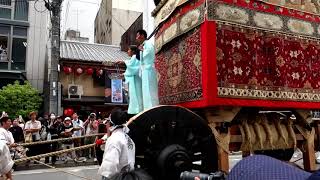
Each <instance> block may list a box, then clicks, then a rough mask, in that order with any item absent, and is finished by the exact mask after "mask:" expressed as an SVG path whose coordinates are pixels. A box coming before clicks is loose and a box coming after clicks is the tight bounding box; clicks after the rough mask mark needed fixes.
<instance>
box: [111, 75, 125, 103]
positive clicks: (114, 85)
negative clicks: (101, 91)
mask: <svg viewBox="0 0 320 180" xmlns="http://www.w3.org/2000/svg"><path fill="white" fill-rule="evenodd" d="M122 93H123V92H122V79H111V102H113V103H123V95H122Z"/></svg>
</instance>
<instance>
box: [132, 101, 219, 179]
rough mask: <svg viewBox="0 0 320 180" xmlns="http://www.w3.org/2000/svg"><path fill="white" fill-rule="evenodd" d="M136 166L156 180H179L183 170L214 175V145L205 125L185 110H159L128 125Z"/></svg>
mask: <svg viewBox="0 0 320 180" xmlns="http://www.w3.org/2000/svg"><path fill="white" fill-rule="evenodd" d="M128 124H129V128H130V133H129V134H130V136H131V138H132V139H133V140H134V142H135V144H136V155H137V157H142V158H141V159H140V161H139V158H137V164H139V165H141V166H142V167H143V168H145V169H146V170H147V171H148V172H149V173H150V174H152V175H153V177H155V178H156V179H179V175H180V173H181V172H182V171H185V170H199V171H201V172H206V173H209V172H214V171H215V170H217V169H218V167H217V150H216V149H217V145H216V142H215V138H214V136H213V134H212V132H211V129H210V127H209V126H208V125H207V122H206V121H205V120H204V119H202V118H201V117H200V116H198V115H197V114H195V113H193V112H192V111H189V110H188V109H185V108H182V107H178V106H158V107H155V108H153V109H150V110H148V111H145V112H143V113H141V114H138V115H137V116H135V117H133V118H131V119H130V121H129V123H128Z"/></svg>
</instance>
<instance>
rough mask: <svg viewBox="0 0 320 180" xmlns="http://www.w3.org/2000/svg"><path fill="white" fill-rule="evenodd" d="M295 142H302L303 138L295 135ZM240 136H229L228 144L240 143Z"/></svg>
mask: <svg viewBox="0 0 320 180" xmlns="http://www.w3.org/2000/svg"><path fill="white" fill-rule="evenodd" d="M296 138H297V141H303V140H304V138H303V136H302V135H301V134H296ZM241 142H242V136H241V135H231V138H230V143H241Z"/></svg>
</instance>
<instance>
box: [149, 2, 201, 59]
mask: <svg viewBox="0 0 320 180" xmlns="http://www.w3.org/2000/svg"><path fill="white" fill-rule="evenodd" d="M168 2H169V1H168ZM204 11H205V6H204V3H203V0H199V1H196V3H190V4H187V5H186V6H184V7H181V8H180V11H178V12H176V13H173V14H172V17H170V18H168V19H167V21H166V22H165V23H164V24H163V25H162V26H161V28H160V29H159V30H158V32H157V33H156V36H155V49H156V53H157V52H159V51H160V50H161V48H162V47H163V46H164V45H165V44H167V43H169V42H171V41H172V40H173V39H175V38H176V37H178V36H180V35H182V34H184V33H186V32H188V31H190V30H191V29H193V28H195V27H197V26H199V25H200V24H201V23H202V22H203V21H204Z"/></svg>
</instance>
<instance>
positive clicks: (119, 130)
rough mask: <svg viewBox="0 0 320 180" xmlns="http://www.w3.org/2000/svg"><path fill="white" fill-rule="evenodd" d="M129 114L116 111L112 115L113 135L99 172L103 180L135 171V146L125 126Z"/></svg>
mask: <svg viewBox="0 0 320 180" xmlns="http://www.w3.org/2000/svg"><path fill="white" fill-rule="evenodd" d="M126 120H127V113H126V112H124V111H122V110H121V109H115V110H113V111H112V112H111V115H110V124H111V127H110V131H111V135H110V137H109V138H108V139H107V140H106V144H105V151H104V154H103V160H102V164H101V167H100V169H99V171H98V173H99V174H100V175H102V180H108V179H110V178H112V177H113V176H114V175H116V174H117V173H119V172H124V171H130V170H133V169H134V163H135V144H134V142H133V141H132V139H131V138H130V137H129V136H128V135H127V133H128V132H129V129H128V128H127V127H126V126H125V125H124V124H125V123H126Z"/></svg>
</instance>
